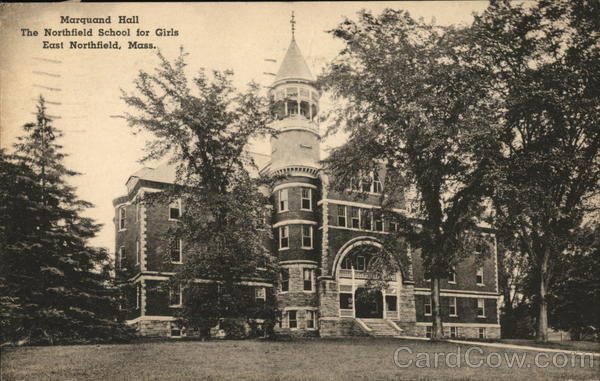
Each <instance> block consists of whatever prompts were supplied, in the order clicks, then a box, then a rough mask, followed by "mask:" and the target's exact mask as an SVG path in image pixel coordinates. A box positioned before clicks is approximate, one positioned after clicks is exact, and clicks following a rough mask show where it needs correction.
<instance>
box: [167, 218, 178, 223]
mask: <svg viewBox="0 0 600 381" xmlns="http://www.w3.org/2000/svg"><path fill="white" fill-rule="evenodd" d="M169 221H173V222H179V218H169Z"/></svg>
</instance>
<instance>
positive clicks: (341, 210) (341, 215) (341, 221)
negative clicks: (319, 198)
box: [338, 205, 346, 227]
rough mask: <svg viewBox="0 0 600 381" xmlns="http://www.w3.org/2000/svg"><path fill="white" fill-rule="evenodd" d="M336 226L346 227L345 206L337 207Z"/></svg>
mask: <svg viewBox="0 0 600 381" xmlns="http://www.w3.org/2000/svg"><path fill="white" fill-rule="evenodd" d="M338 226H344V227H346V206H345V205H338Z"/></svg>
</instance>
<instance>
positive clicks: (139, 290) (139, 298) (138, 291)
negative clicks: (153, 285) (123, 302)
mask: <svg viewBox="0 0 600 381" xmlns="http://www.w3.org/2000/svg"><path fill="white" fill-rule="evenodd" d="M141 305H142V285H141V284H140V283H138V284H137V286H136V287H135V308H136V309H139V308H140V307H141Z"/></svg>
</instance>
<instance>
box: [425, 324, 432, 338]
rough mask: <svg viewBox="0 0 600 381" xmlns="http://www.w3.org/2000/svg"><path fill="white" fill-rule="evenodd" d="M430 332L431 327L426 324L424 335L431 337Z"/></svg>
mask: <svg viewBox="0 0 600 381" xmlns="http://www.w3.org/2000/svg"><path fill="white" fill-rule="evenodd" d="M431 332H432V327H431V326H430V325H428V326H427V327H426V328H425V336H426V337H429V338H430V337H431Z"/></svg>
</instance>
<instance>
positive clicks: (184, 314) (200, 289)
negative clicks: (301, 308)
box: [123, 50, 278, 335]
mask: <svg viewBox="0 0 600 381" xmlns="http://www.w3.org/2000/svg"><path fill="white" fill-rule="evenodd" d="M158 56H159V59H160V66H159V67H158V68H157V69H156V70H155V72H154V73H147V72H141V73H140V74H139V76H138V78H137V80H136V81H135V86H136V88H137V90H136V92H135V93H132V94H128V93H125V92H124V94H123V99H124V101H125V102H126V103H127V104H128V105H129V106H131V109H132V110H133V114H128V115H127V116H126V118H127V120H128V122H129V125H130V126H131V127H132V128H133V129H134V131H135V132H139V131H144V132H149V133H150V134H151V136H152V137H153V138H152V139H151V140H150V141H149V142H148V145H147V149H146V157H145V158H144V159H168V160H169V161H170V162H171V163H173V164H175V165H176V166H177V180H176V185H174V186H173V187H171V188H169V189H167V190H166V191H165V192H161V193H159V194H153V195H150V196H147V198H146V201H147V202H170V201H171V200H175V199H177V198H180V199H182V202H183V205H184V207H183V215H182V216H181V218H180V223H179V224H178V226H177V227H175V228H173V229H172V231H170V232H169V236H173V237H175V238H174V239H175V240H178V239H183V242H185V244H184V245H185V248H184V249H185V250H184V251H185V255H184V258H183V262H184V263H183V265H182V266H181V267H178V268H177V269H172V270H171V271H173V270H175V271H177V273H176V274H175V276H173V277H172V279H171V287H179V286H180V285H181V286H182V287H183V290H184V296H183V298H184V306H183V308H182V310H181V316H180V318H181V320H182V323H183V324H184V325H185V326H186V327H187V328H188V329H189V328H191V329H198V330H200V331H202V333H203V334H204V335H208V334H209V328H210V327H213V326H214V325H215V323H216V321H218V320H219V319H220V318H235V317H240V318H246V319H249V320H252V319H254V318H263V319H266V320H267V322H268V325H271V326H272V325H273V322H274V318H275V303H274V298H271V297H267V298H266V303H265V304H264V305H262V306H260V308H255V307H253V305H252V303H249V301H250V300H251V301H253V299H254V293H253V291H254V290H253V289H251V288H250V289H248V288H246V291H243V289H244V288H243V287H242V284H243V283H244V282H246V281H249V280H260V281H268V282H271V283H274V282H276V280H277V278H276V275H277V273H278V272H277V270H276V261H275V258H274V257H273V256H272V254H271V251H270V249H269V247H268V242H269V239H270V236H271V233H270V229H269V228H268V227H267V225H266V224H265V217H266V216H267V214H268V213H269V209H268V208H267V207H266V206H267V205H268V204H269V199H268V195H269V192H268V189H269V187H270V184H271V181H270V180H269V179H265V178H261V177H257V176H251V173H250V171H252V170H254V171H255V170H256V166H255V164H254V162H253V159H252V157H251V155H249V154H248V152H247V148H248V143H249V140H250V139H251V138H252V137H254V136H258V135H261V134H265V133H269V132H270V131H271V130H270V129H269V128H268V127H267V126H268V125H269V121H270V118H271V116H270V115H271V114H270V107H269V102H268V100H267V99H266V98H264V97H262V96H260V94H259V86H258V85H256V84H251V85H250V86H249V89H248V90H247V91H246V92H238V91H237V90H236V89H235V88H234V87H233V85H232V82H231V78H232V75H233V73H232V72H230V71H225V72H219V71H214V72H213V75H212V77H209V76H208V75H206V74H205V72H204V71H203V70H201V71H200V72H199V73H198V75H197V76H196V77H194V78H193V80H192V81H188V78H187V76H186V73H185V67H186V64H185V53H184V52H183V50H182V51H181V53H180V55H179V57H178V58H176V59H175V60H174V61H173V62H170V61H169V60H167V59H166V58H165V57H163V56H162V55H161V54H160V53H159V54H158ZM190 82H191V84H193V86H190ZM265 190H266V191H265ZM169 249H170V245H169V243H168V242H165V244H164V245H163V252H164V255H165V265H166V266H169V263H170V257H169V255H170V253H169V251H170V250H169ZM198 279H203V280H209V281H211V282H213V283H212V284H210V282H209V285H208V286H206V287H204V286H201V285H199V284H198V283H197V282H196V280H198ZM213 286H214V287H213Z"/></svg>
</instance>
